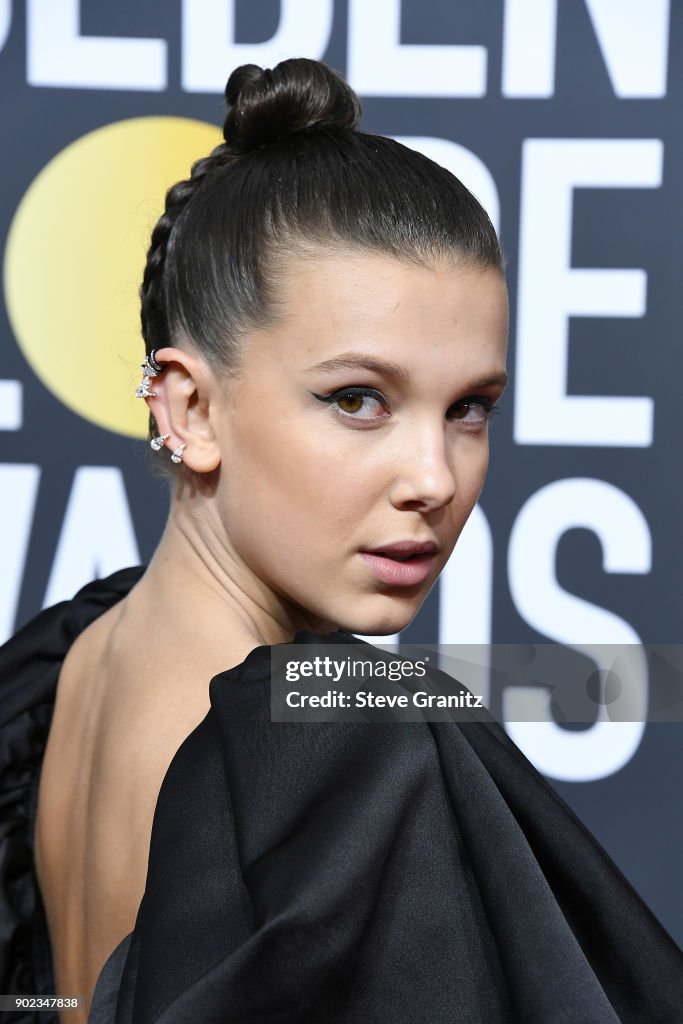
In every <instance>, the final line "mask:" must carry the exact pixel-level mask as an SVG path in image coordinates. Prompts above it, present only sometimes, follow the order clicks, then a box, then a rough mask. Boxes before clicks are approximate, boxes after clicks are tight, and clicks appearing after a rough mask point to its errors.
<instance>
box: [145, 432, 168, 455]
mask: <svg viewBox="0 0 683 1024" xmlns="http://www.w3.org/2000/svg"><path fill="white" fill-rule="evenodd" d="M170 436H171V435H170V434H160V435H159V437H153V438H152V440H151V441H150V442H149V446H150V448H151V449H152V451H155V452H158V451H160V449H161V448H163V447H164V441H166V440H168V438H169V437H170Z"/></svg>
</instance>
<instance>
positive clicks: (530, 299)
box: [514, 139, 663, 448]
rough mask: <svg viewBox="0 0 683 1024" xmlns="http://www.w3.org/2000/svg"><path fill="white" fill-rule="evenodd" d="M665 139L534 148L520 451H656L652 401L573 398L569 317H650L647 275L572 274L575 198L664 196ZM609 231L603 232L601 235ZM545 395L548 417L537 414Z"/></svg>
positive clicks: (553, 142)
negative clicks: (635, 193) (627, 193)
mask: <svg viewBox="0 0 683 1024" xmlns="http://www.w3.org/2000/svg"><path fill="white" fill-rule="evenodd" d="M662 156H663V146H662V143H661V141H660V140H659V139H633V140H630V139H526V140H525V141H524V144H523V156H522V195H521V204H520V239H519V281H518V293H517V294H518V315H517V351H516V374H515V412H514V416H515V420H514V432H515V441H517V443H518V444H557V445H574V444H581V445H613V446H618V447H634V448H637V447H647V446H648V445H650V444H651V443H652V418H653V401H652V399H651V398H645V397H638V398H633V397H631V398H626V397H623V398H622V397H618V396H602V395H601V396H596V395H592V396H588V395H568V394H567V362H568V357H569V344H568V342H569V317H570V316H592V317H597V316H615V317H621V316H628V317H640V316H643V314H644V313H645V295H646V285H647V275H646V273H645V271H644V270H611V269H610V270H607V269H589V268H580V269H579V268H577V269H574V268H572V267H571V266H570V265H569V259H570V253H571V240H572V204H573V193H574V189H575V188H577V187H583V188H655V187H657V186H658V185H660V184H661V181H662ZM600 230H603V228H602V227H600ZM540 394H542V395H543V403H544V409H545V412H544V415H543V416H539V415H538V396H539V395H540Z"/></svg>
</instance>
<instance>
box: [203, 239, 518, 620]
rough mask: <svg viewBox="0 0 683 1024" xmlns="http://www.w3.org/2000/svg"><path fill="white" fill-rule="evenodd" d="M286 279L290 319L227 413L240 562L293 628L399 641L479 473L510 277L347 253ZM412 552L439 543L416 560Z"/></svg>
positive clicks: (500, 368)
mask: <svg viewBox="0 0 683 1024" xmlns="http://www.w3.org/2000/svg"><path fill="white" fill-rule="evenodd" d="M281 288H282V291H281V292H280V294H281V297H282V298H283V301H284V305H283V315H282V317H281V319H280V321H279V322H278V324H277V326H274V327H270V328H268V329H263V330H259V331H256V332H254V333H253V334H252V335H250V337H249V339H248V340H247V341H246V342H245V348H244V356H243V363H242V368H241V370H242V372H241V374H240V377H238V378H237V379H235V380H232V381H231V382H230V383H229V385H228V391H227V401H226V400H223V401H222V403H221V404H220V406H219V410H218V412H217V413H216V422H215V427H216V430H217V435H218V442H219V445H220V449H221V468H220V477H219V485H218V493H217V500H218V503H219V514H220V519H221V522H222V524H223V526H224V529H225V533H226V544H227V545H228V548H229V549H230V551H231V564H236V565H237V566H239V572H240V573H243V574H244V580H242V581H241V585H247V582H248V581H249V580H250V581H251V584H250V585H251V587H252V595H251V596H254V592H255V591H256V592H257V593H259V592H260V595H261V596H260V598H259V597H257V600H258V599H261V600H266V601H267V602H272V601H274V602H275V604H276V606H278V617H279V615H280V611H281V612H282V621H288V622H291V623H293V624H294V625H295V627H296V628H312V629H316V630H320V631H327V630H330V629H335V628H338V627H341V628H344V629H348V630H351V631H352V632H354V633H361V634H386V633H393V632H396V631H398V630H400V629H403V628H404V627H405V626H407V625H408V623H409V622H410V621H411V619H413V617H414V616H415V614H416V612H417V611H418V609H419V607H420V605H421V604H422V602H423V601H424V599H425V597H426V595H427V593H428V591H429V590H430V588H431V586H432V585H433V583H434V582H435V580H436V578H437V577H438V575H439V573H440V572H441V570H442V569H443V567H444V565H445V563H446V561H447V559H448V557H449V555H450V554H451V552H452V550H453V547H454V545H455V543H456V541H457V539H458V537H459V535H460V532H461V530H462V528H463V526H464V524H465V521H466V520H467V518H468V516H469V514H470V512H471V511H472V508H473V506H474V504H475V502H476V501H477V498H478V496H479V493H480V491H481V488H482V485H483V483H484V477H485V474H486V469H487V462H488V429H487V416H488V409H489V407H490V406H492V405H493V403H494V402H495V401H496V400H497V399H498V398H499V397H500V395H501V393H502V391H503V388H504V386H505V355H506V346H507V333H508V309H507V293H506V288H505V284H504V281H503V278H502V276H501V274H500V273H499V272H498V271H495V270H480V269H477V268H473V267H468V266H463V267H460V268H454V267H449V268H445V267H444V268H442V269H438V270H426V269H420V268H418V267H416V266H413V265H411V264H408V263H404V262H401V261H398V260H396V259H393V258H391V257H386V256H382V255H369V254H367V253H360V252H356V251H345V252H336V253H328V252H320V253H318V254H317V255H316V256H315V258H306V259H303V260H301V259H297V260H296V261H292V264H291V266H290V268H289V270H287V271H285V276H284V278H283V279H282V282H281ZM224 394H225V392H224ZM416 544H421V545H424V546H429V550H427V551H423V552H422V553H421V554H420V553H419V552H418V553H417V554H413V555H412V556H411V557H410V558H409V559H408V561H404V560H403V559H404V558H405V556H406V555H407V554H409V549H410V546H411V545H412V546H413V547H414V545H416ZM396 545H399V549H397V548H396V547H395V546H396ZM401 545H403V546H404V550H400V546H401ZM392 546H394V549H393V551H392V550H387V549H389V548H391V547H392ZM405 546H407V548H406V547H405ZM369 552H375V554H370V553H369ZM378 552H385V554H381V553H378ZM264 588H265V594H264ZM271 608H272V605H271Z"/></svg>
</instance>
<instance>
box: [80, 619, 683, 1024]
mask: <svg viewBox="0 0 683 1024" xmlns="http://www.w3.org/2000/svg"><path fill="white" fill-rule="evenodd" d="M324 639H325V638H322V637H321V636H319V635H316V634H309V633H302V634H297V637H296V638H295V641H296V642H298V643H313V642H315V643H319V642H321V640H324ZM327 640H328V641H329V642H334V643H345V642H348V643H354V644H357V643H358V641H357V640H356V639H355V638H354V637H352V636H351V635H350V634H343V633H336V634H327ZM269 655H270V652H269V649H268V648H257V649H256V650H255V651H252V652H251V654H250V655H249V656H248V657H247V659H246V660H245V661H244V662H243V663H242V665H240V666H238V667H237V668H235V669H233V670H230V671H229V672H226V673H222V674H221V675H219V676H216V677H215V678H214V679H213V680H212V682H211V687H210V696H211V709H210V711H209V713H208V714H207V716H206V718H205V719H204V720H203V721H202V722H201V723H200V725H199V726H198V727H197V728H196V729H195V730H194V731H193V732H192V733H191V734H190V736H189V737H188V738H187V740H186V741H185V742H184V743H183V744H182V745H181V747H180V749H179V750H178V752H177V754H176V756H175V757H174V759H173V761H172V762H171V765H170V767H169V769H168V772H167V774H166V777H165V779H164V782H163V785H162V787H161V791H160V794H159V799H158V802H157V808H156V813H155V817H154V823H153V828H152V838H151V847H150V856H149V865H148V873H147V884H146V889H145V894H144V897H143V900H142V902H141V905H140V909H139V912H138V917H137V920H136V924H135V928H134V930H133V932H132V933H131V934H130V935H129V936H128V937H127V938H126V939H125V940H124V941H123V943H122V944H121V945H120V946H119V947H117V950H115V952H114V954H112V957H111V958H110V960H109V961H108V962H107V964H106V965H105V969H104V970H103V972H102V974H101V976H100V981H99V982H98V988H97V989H96V992H95V999H94V1004H93V1008H92V1012H91V1018H90V1021H91V1024H152V1022H155V1024H181V1022H182V1024H184V1022H186V1021H188V1020H201V1021H202V1024H214V1022H215V1024H219V1022H221V1024H223V1022H225V1021H226V1020H229V1021H231V1022H234V1024H240V1022H244V1024H246V1022H250V1024H251V1022H256V1021H268V1022H272V1024H285V1022H286V1024H293V1022H296V1024H320V1022H321V1021H325V1022H326V1024H352V1022H353V1024H358V1022H360V1021H372V1022H373V1024H389V1022H391V1024H424V1022H427V1021H428V1022H429V1024H441V1022H443V1024H446V1022H448V1024H452V1022H453V1021H458V1024H680V1020H681V1006H683V954H682V953H681V951H680V950H679V949H678V947H677V946H676V945H675V943H674V942H673V940H672V939H671V938H670V936H669V935H668V933H667V932H666V931H665V930H664V929H663V928H662V927H661V925H660V924H659V923H658V922H657V920H656V919H655V917H654V916H653V914H652V913H651V912H650V911H649V909H648V908H647V907H646V906H645V904H644V903H643V901H642V900H641V899H640V897H639V896H638V895H637V894H636V892H635V891H634V890H633V888H632V887H631V886H630V885H629V883H628V882H627V880H626V879H625V878H624V876H623V875H622V874H621V872H620V871H619V870H618V869H617V868H616V866H615V865H614V864H613V862H612V861H611V860H610V859H609V857H608V856H607V854H606V853H605V852H604V851H603V850H602V848H601V847H600V846H599V845H598V843H597V842H596V841H595V840H594V839H593V837H592V836H591V835H590V834H589V833H588V832H587V830H586V829H585V828H584V827H583V825H582V824H581V823H580V822H579V820H578V819H577V818H576V817H575V815H574V814H573V813H572V812H571V811H570V810H569V808H568V807H567V806H566V805H565V804H564V803H563V801H562V800H561V799H560V798H559V797H558V796H557V794H556V793H555V792H554V790H553V789H552V787H550V785H549V784H548V783H547V782H546V780H544V779H543V778H542V777H541V776H540V775H539V774H538V772H536V770H535V769H534V768H533V766H532V765H531V764H530V762H529V761H528V760H527V759H526V758H525V757H524V755H523V754H522V753H521V752H520V751H519V750H518V748H517V747H516V746H515V745H514V744H513V743H512V742H511V740H510V739H509V738H508V737H507V735H506V734H505V732H504V731H503V730H502V729H501V728H500V727H499V726H498V725H497V724H496V723H495V721H494V720H493V719H490V720H487V721H483V722H482V721H471V722H454V721H443V722H424V721H421V722H400V721H396V722H378V721H362V722H355V721H354V722H339V721H338V722H316V723H296V722H284V723H282V722H273V721H271V715H270V656H269ZM379 656H380V652H379V651H377V649H375V648H372V647H371V646H370V645H364V646H363V658H366V657H379ZM437 674H439V675H440V673H437ZM478 715H479V717H481V715H480V712H478Z"/></svg>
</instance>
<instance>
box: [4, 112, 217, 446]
mask: <svg viewBox="0 0 683 1024" xmlns="http://www.w3.org/2000/svg"><path fill="white" fill-rule="evenodd" d="M220 141H221V135H220V132H219V130H218V129H217V128H216V126H215V125H209V124H206V123H205V122H203V121H195V120H190V119H188V118H181V117H140V118H131V119H130V120H127V121H118V122H116V123H114V124H110V125H106V126H105V127H103V128H98V129H97V130H96V131H93V132H90V133H89V134H88V135H84V136H82V137H81V138H80V139H78V140H77V141H76V142H73V143H71V145H69V146H67V147H66V148H65V149H63V150H62V151H61V152H60V153H58V154H57V155H56V156H55V157H54V158H53V159H52V160H51V161H50V163H49V164H47V166H46V167H44V168H43V170H42V171H41V172H40V174H38V176H37V177H36V178H35V179H34V181H33V182H32V183H31V185H30V187H29V189H28V190H27V192H26V193H25V195H24V196H23V198H22V200H21V203H20V204H19V207H18V208H17V211H16V213H15V215H14V219H13V221H12V225H11V227H10V231H9V235H8V239H7V247H6V250H5V267H4V280H5V301H6V305H7V310H8V313H9V318H10V322H11V324H12V328H13V330H14V333H15V336H16V338H17V341H18V343H19V346H20V347H21V350H22V352H23V353H24V356H25V357H26V359H27V361H28V362H29V364H30V365H31V368H32V369H33V371H34V372H35V374H36V375H37V376H38V377H39V379H40V380H41V381H42V382H43V384H45V386H46V387H48V388H49V389H50V391H52V392H53V394H55V395H56V396H57V398H59V399H60V400H61V401H62V402H64V404H65V405H67V406H68V407H69V408H70V409H72V410H73V411H74V412H76V413H78V415H79V416H83V417H84V418H85V419H87V420H90V421H91V422H92V423H96V424H97V425H98V426H100V427H104V428H105V429H107V430H113V431H116V432H117V433H120V434H125V435H127V436H131V437H146V436H147V418H148V414H147V406H146V404H145V402H143V401H142V400H141V399H139V398H135V396H134V392H135V388H136V386H137V385H138V384H139V383H140V380H141V370H140V363H141V362H142V360H143V358H144V346H143V342H142V338H141V334H140V302H139V298H138V288H139V285H140V281H141V280H142V272H143V269H144V265H145V258H146V252H147V248H148V246H149V239H150V234H151V231H152V228H153V227H154V225H155V223H156V221H157V219H158V218H159V216H160V214H161V213H162V211H163V204H164V195H165V192H166V190H167V189H168V188H169V186H170V185H172V184H174V183H175V182H176V181H178V180H179V179H180V178H187V177H188V176H189V173H190V166H191V164H192V163H193V161H194V160H196V159H197V158H198V157H200V156H204V155H206V154H207V153H209V152H210V151H211V149H213V147H214V146H215V145H217V144H218V143H219V142H220Z"/></svg>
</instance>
